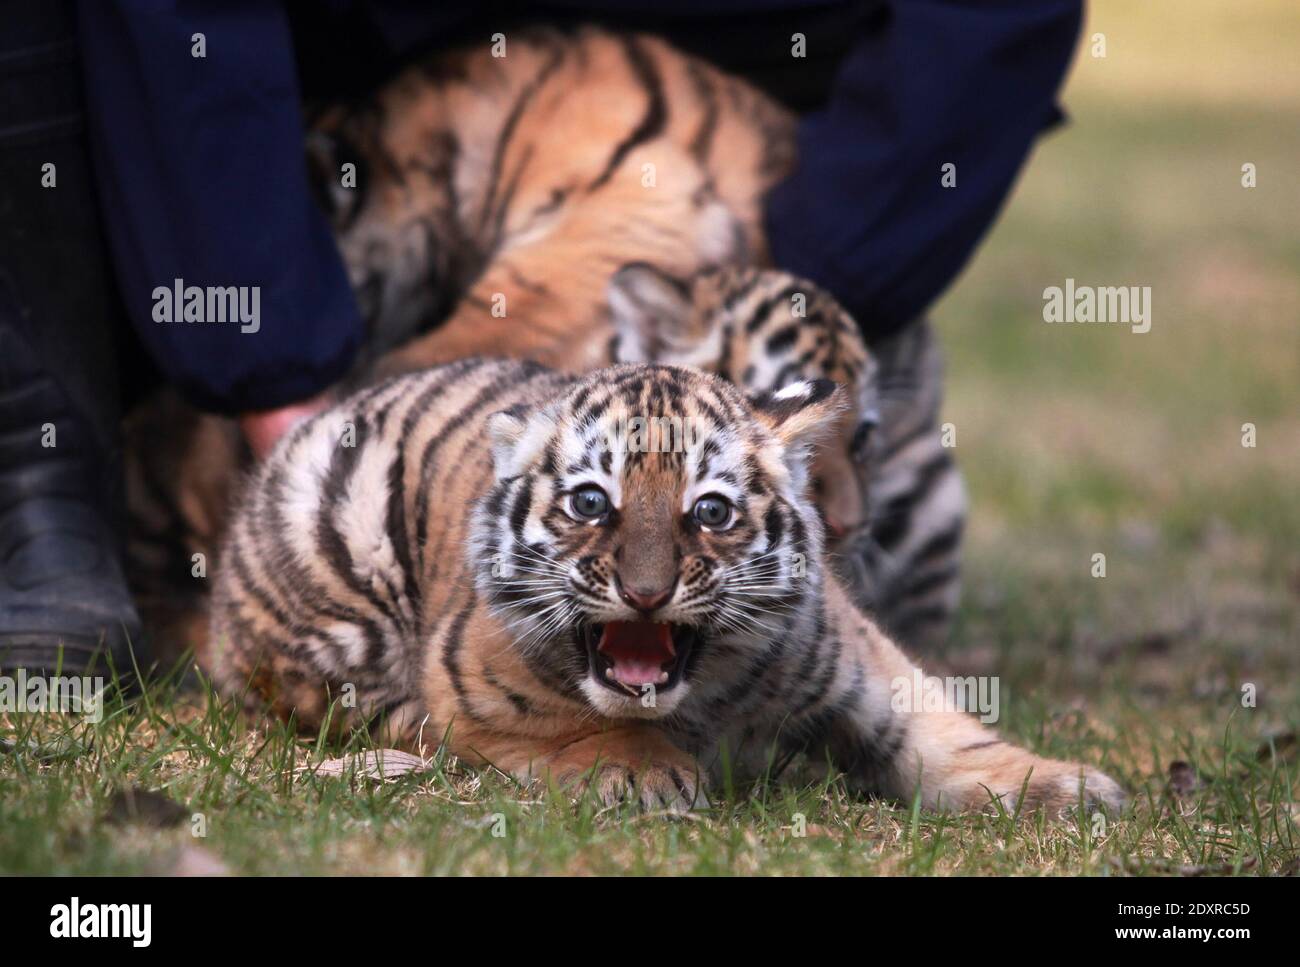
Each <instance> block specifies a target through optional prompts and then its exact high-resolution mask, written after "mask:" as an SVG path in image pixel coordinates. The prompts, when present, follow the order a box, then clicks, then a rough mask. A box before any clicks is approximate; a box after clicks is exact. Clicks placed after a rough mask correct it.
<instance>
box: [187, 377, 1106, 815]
mask: <svg viewBox="0 0 1300 967" xmlns="http://www.w3.org/2000/svg"><path fill="white" fill-rule="evenodd" d="M840 406H841V399H840V392H839V391H838V390H837V389H836V388H835V386H834V384H832V383H830V382H826V381H817V382H808V383H799V384H795V385H792V386H790V387H787V388H786V389H784V390H782V391H780V392H777V393H775V394H763V395H759V396H756V397H753V398H747V397H746V396H744V395H743V394H742V393H741V392H740V391H739V390H737V389H736V388H735V387H734V386H732V385H731V384H730V383H728V382H726V381H724V380H722V379H719V378H717V377H715V376H712V375H708V374H704V373H702V372H699V371H697V370H692V369H687V368H676V367H658V366H656V367H650V366H640V365H623V366H618V367H615V368H612V369H607V370H601V371H597V372H595V373H591V374H588V375H585V376H573V375H567V374H561V373H557V372H554V371H551V370H547V369H545V368H543V367H541V366H538V365H536V364H532V363H526V362H509V361H499V360H484V359H477V358H476V359H469V360H462V361H459V362H455V363H451V364H448V365H445V366H440V367H437V368H434V369H431V370H428V371H425V372H422V373H418V374H414V375H410V376H405V377H399V378H396V379H393V380H390V381H387V382H385V383H382V384H380V385H378V386H376V387H373V388H370V389H368V390H365V391H363V392H361V393H358V394H357V395H355V396H353V397H351V398H349V399H347V400H345V401H343V402H342V403H340V404H338V405H337V406H335V407H334V408H333V409H331V410H328V411H326V412H325V413H323V414H321V415H319V416H317V417H315V418H313V419H312V420H310V421H309V422H307V423H305V424H303V425H301V426H299V427H298V428H296V429H295V430H294V431H293V432H292V433H291V434H290V435H289V436H288V437H286V438H285V439H284V440H282V441H281V443H280V444H279V445H278V447H277V448H276V450H275V451H274V452H273V454H272V455H271V456H270V457H269V458H268V459H267V460H266V461H264V463H263V464H262V466H261V467H260V468H259V469H258V471H257V472H256V474H255V476H253V477H252V478H251V479H250V481H249V484H248V487H247V491H246V495H245V499H244V500H243V501H242V502H241V505H240V507H239V510H238V513H237V516H236V518H235V520H234V523H233V526H232V528H231V532H230V535H229V538H228V541H227V544H226V547H225V549H224V552H223V554H222V556H221V562H220V566H219V573H218V575H217V580H216V589H215V598H214V602H213V615H212V652H211V658H210V661H211V663H212V667H211V673H212V675H213V677H214V679H215V680H216V681H217V683H218V684H219V686H220V687H221V688H222V689H223V691H224V692H225V693H226V694H229V695H233V696H239V695H243V696H245V698H246V700H247V701H249V702H250V704H252V705H254V706H257V705H263V704H264V706H265V707H269V708H270V709H271V710H273V711H274V712H276V713H278V714H279V715H281V716H286V717H287V716H288V715H289V714H291V713H296V715H297V717H298V721H299V722H301V723H302V724H303V725H305V726H307V727H309V728H313V727H316V726H318V725H319V724H320V723H321V722H322V720H323V719H324V718H325V717H326V716H327V714H336V715H340V716H344V717H347V718H346V719H345V721H344V722H343V723H342V724H345V725H346V724H358V723H359V722H360V721H362V720H369V721H372V722H374V723H375V724H376V725H377V726H380V727H381V731H382V732H383V733H384V734H386V736H387V737H388V739H389V740H390V741H394V740H395V741H406V742H411V741H413V740H414V739H415V738H416V736H417V734H418V733H419V732H420V731H421V730H422V731H423V734H424V735H425V736H430V735H432V736H443V735H447V736H448V737H449V739H448V741H449V745H450V751H452V752H453V753H454V754H456V755H458V756H461V757H463V758H465V759H466V760H468V761H470V762H474V763H489V764H491V765H493V766H495V767H496V768H498V769H501V770H504V771H506V772H508V773H511V774H514V775H516V776H519V777H521V778H541V777H546V778H549V779H551V780H553V781H555V782H557V783H561V784H568V783H578V782H581V783H586V784H588V788H589V789H591V790H593V791H594V793H595V794H596V795H597V796H598V798H599V799H600V800H601V801H602V802H604V803H613V802H616V801H620V800H623V799H629V798H630V799H633V800H635V801H637V802H639V803H641V804H642V805H644V806H647V807H667V808H672V809H685V808H689V807H691V806H692V805H694V804H696V803H699V802H701V801H702V799H701V797H702V794H703V790H702V785H703V777H704V776H705V775H706V774H707V772H708V771H709V769H710V767H712V766H714V765H715V762H716V760H717V758H718V750H719V748H720V746H721V745H722V743H724V742H725V743H726V744H727V747H728V749H729V750H730V751H731V753H732V755H733V757H734V759H733V761H737V762H738V763H739V764H741V765H742V767H745V766H746V765H747V766H748V768H750V769H757V768H761V765H762V763H764V762H766V761H767V755H768V754H769V750H770V749H771V748H772V747H773V746H777V747H780V748H782V749H786V750H788V749H793V748H807V749H810V750H812V751H814V752H815V754H818V755H819V756H820V754H821V752H822V751H823V750H824V751H826V752H829V754H830V755H831V757H832V760H833V761H834V763H835V764H836V765H837V766H838V768H840V769H842V770H843V771H844V772H845V773H846V774H847V776H848V777H849V778H850V780H851V781H852V782H853V783H854V784H856V785H857V786H860V787H862V788H864V789H866V790H871V791H875V792H878V793H882V794H885V795H889V796H896V797H902V798H910V797H911V796H912V795H913V793H914V790H917V789H919V791H920V795H921V798H922V800H923V802H924V803H925V804H926V805H927V806H929V807H941V808H942V807H949V808H958V809H962V808H972V807H979V806H982V805H985V804H988V803H989V801H990V796H991V795H992V796H997V797H1000V798H1002V799H1004V800H1006V801H1008V802H1009V801H1012V800H1015V799H1017V798H1018V797H1019V796H1020V794H1021V790H1022V788H1023V789H1024V790H1025V793H1026V799H1027V803H1028V804H1042V805H1045V806H1047V807H1048V808H1050V809H1053V810H1059V809H1062V808H1064V807H1067V806H1069V805H1071V804H1074V803H1077V802H1079V801H1080V799H1081V797H1082V798H1083V799H1085V800H1087V801H1089V802H1094V803H1097V802H1099V803H1104V804H1106V805H1109V806H1115V807H1117V806H1119V805H1120V804H1121V802H1122V800H1123V794H1122V792H1121V790H1120V788H1119V787H1118V786H1117V785H1116V784H1115V783H1114V782H1113V781H1112V780H1111V779H1109V778H1107V777H1106V776H1104V775H1102V774H1101V773H1100V772H1098V771H1096V770H1094V769H1091V768H1089V767H1087V766H1083V765H1080V764H1077V763H1069V762H1059V761H1053V760H1048V759H1043V758H1040V757H1038V756H1035V755H1033V754H1031V753H1029V752H1027V751H1025V750H1023V749H1020V748H1017V747H1016V746H1014V745H1011V744H1009V743H1006V742H1003V741H1001V740H999V739H998V738H997V737H996V736H995V735H994V734H993V733H992V732H990V731H988V730H986V729H985V728H984V727H982V726H981V725H980V724H979V723H978V722H977V721H976V720H975V719H974V718H972V717H970V716H968V715H966V714H964V713H962V712H958V711H952V710H947V711H936V710H933V709H910V710H900V708H899V707H896V705H897V703H896V702H895V701H893V700H892V697H893V694H894V687H893V684H892V683H894V682H896V681H900V680H902V681H908V680H910V678H911V675H912V672H913V666H912V664H911V663H910V662H909V661H908V660H907V658H905V657H904V656H903V654H902V653H901V652H900V651H899V650H898V648H896V647H895V646H894V645H893V644H892V643H891V642H890V641H889V640H888V639H887V638H886V637H884V635H883V634H882V633H881V632H880V631H879V630H878V629H877V628H876V626H875V625H874V624H872V622H871V621H869V620H868V619H867V618H866V617H864V616H863V615H862V613H861V612H859V611H858V610H857V609H856V608H855V607H854V606H853V605H852V604H851V602H850V601H849V599H848V596H847V595H846V593H845V591H844V589H843V588H842V587H841V585H840V584H839V583H838V581H837V580H836V579H835V578H834V577H833V576H831V574H830V573H829V571H828V569H827V568H826V566H825V563H824V560H823V550H822V542H823V531H822V525H821V523H820V521H819V519H818V514H817V512H816V511H815V509H814V506H813V504H812V502H811V501H810V499H809V495H808V493H807V483H808V459H809V449H810V447H811V446H812V445H813V444H814V442H815V440H816V439H817V437H818V436H819V434H820V433H821V432H822V431H823V430H824V428H825V427H826V426H827V425H828V423H829V422H831V421H833V420H834V418H835V416H836V413H837V411H838V409H839V407H840ZM651 418H653V419H656V420H658V421H659V422H658V423H657V424H655V425H657V426H659V427H660V428H661V429H660V433H661V435H660V436H659V437H658V438H657V440H656V438H655V437H654V435H653V434H650V436H648V437H647V436H646V434H645V433H644V429H645V427H646V426H647V424H645V423H639V422H635V421H637V420H647V419H651ZM679 427H680V429H678V428H679ZM638 432H640V436H638ZM665 441H667V442H668V443H669V444H671V445H664V443H665ZM349 443H351V444H352V445H348V444H349ZM345 685H351V686H353V688H354V689H355V695H356V698H357V702H356V706H357V707H356V708H355V709H354V710H348V709H341V708H339V709H334V710H332V711H331V706H330V696H338V695H339V694H340V693H341V691H342V689H343V688H344V686H345ZM336 721H337V720H336ZM1026 780H1027V782H1026Z"/></svg>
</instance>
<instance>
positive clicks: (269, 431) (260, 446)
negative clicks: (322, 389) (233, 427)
mask: <svg viewBox="0 0 1300 967" xmlns="http://www.w3.org/2000/svg"><path fill="white" fill-rule="evenodd" d="M328 405H329V399H328V398H327V397H325V396H324V395H321V396H314V397H312V398H311V399H309V400H303V401H302V402H300V403H290V404H289V405H288V406H281V407H278V408H276V409H274V410H256V411H250V412H248V413H241V414H240V416H239V428H240V429H241V430H243V432H244V439H246V440H247V441H248V445H249V447H251V448H252V451H253V455H254V456H255V457H257V459H259V460H261V459H262V458H263V457H265V456H266V455H267V454H268V453H270V452H271V448H272V447H274V446H275V443H276V441H277V440H279V439H280V437H282V436H284V435H285V434H286V433H288V432H289V430H291V429H292V428H293V427H294V425H295V424H297V423H298V422H299V421H300V420H305V419H306V418H307V417H309V416H311V415H312V414H314V413H319V412H320V411H321V410H323V409H325V407H326V406H328Z"/></svg>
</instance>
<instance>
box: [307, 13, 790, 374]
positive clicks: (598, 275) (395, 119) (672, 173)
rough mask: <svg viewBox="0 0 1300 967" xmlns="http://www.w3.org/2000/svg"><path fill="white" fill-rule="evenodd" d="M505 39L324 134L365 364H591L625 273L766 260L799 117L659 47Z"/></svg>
mask: <svg viewBox="0 0 1300 967" xmlns="http://www.w3.org/2000/svg"><path fill="white" fill-rule="evenodd" d="M506 43H507V45H508V46H507V49H506V56H504V57H501V56H494V51H493V49H492V47H490V46H489V45H488V44H481V45H478V46H474V47H468V48H465V49H463V50H455V51H450V52H440V53H438V54H437V55H435V56H434V57H433V58H431V59H429V60H427V61H425V62H423V63H419V64H417V65H415V66H413V67H411V68H410V69H408V70H407V71H406V72H405V73H403V74H401V75H399V76H398V77H397V78H396V79H395V80H394V81H392V82H391V83H389V84H388V85H386V86H385V87H384V88H382V89H381V90H380V91H379V92H377V93H376V94H375V95H374V96H373V97H370V98H367V99H365V100H364V101H361V102H357V103H350V104H340V105H333V106H331V107H329V108H327V109H325V110H324V111H322V112H320V113H319V114H318V115H317V116H316V117H315V118H314V119H313V121H312V124H311V128H310V133H309V136H308V156H309V159H310V160H311V162H312V164H311V166H310V170H311V171H312V173H313V175H314V178H315V181H316V184H317V186H318V194H319V195H320V197H321V199H322V201H323V203H324V204H325V207H326V210H327V211H328V213H329V214H330V217H331V221H332V224H333V226H334V230H335V236H336V239H337V242H338V246H339V250H340V252H341V253H342V255H343V261H344V264H345V265H346V267H347V270H348V274H349V277H350V279H351V281H352V285H353V289H354V291H355V292H356V293H357V298H358V301H359V303H360V306H361V310H362V313H363V315H364V316H365V318H366V320H367V324H368V327H369V338H368V339H367V343H366V348H365V352H366V353H367V355H368V356H369V357H370V358H375V357H378V356H381V355H382V354H384V353H385V352H387V351H388V350H390V349H392V348H393V347H394V346H397V345H398V344H400V343H403V342H404V341H406V340H408V339H410V338H411V337H413V336H416V335H417V334H421V333H423V334H424V335H422V336H421V338H420V339H419V340H417V341H416V342H414V343H411V344H409V345H406V346H404V347H403V348H402V349H400V350H399V351H398V352H396V353H395V354H393V355H391V356H388V357H386V358H385V359H384V361H383V364H382V365H383V368H384V370H385V371H386V372H399V371H409V370H414V369H420V368H423V367H425V366H429V365H433V364H435V363H441V362H450V361H451V360H455V359H460V358H462V357H465V356H470V355H474V354H476V353H488V354H493V355H500V354H502V353H505V354H507V355H510V356H514V357H517V358H521V359H532V360H536V361H538V362H541V363H544V364H546V365H548V366H554V367H556V368H560V369H567V370H571V371H574V372H581V371H584V370H588V369H592V368H594V367H596V366H599V365H600V364H601V362H602V361H603V355H604V349H605V342H606V340H605V338H604V328H605V320H604V296H605V286H606V283H607V282H608V280H609V278H610V276H611V275H613V274H614V272H615V271H617V270H618V269H619V268H620V267H621V266H622V265H624V264H626V263H628V262H635V261H646V262H652V263H654V264H655V265H658V266H659V267H661V268H662V269H664V270H665V271H668V272H672V273H675V274H690V273H692V272H695V271H698V270H699V269H701V268H703V267H705V266H709V265H719V264H723V263H750V264H762V263H763V262H765V261H766V243H765V241H764V236H763V232H762V227H761V224H762V202H763V198H764V197H765V195H766V193H767V192H768V190H769V189H771V188H772V186H774V185H775V184H776V183H777V182H778V181H780V180H781V178H783V177H784V176H785V175H786V174H788V173H789V172H790V170H791V169H792V167H793V164H794V157H795V140H794V118H793V116H792V115H791V114H790V113H789V112H788V111H786V110H785V109H784V108H783V107H781V106H780V105H778V104H777V103H776V102H775V101H772V100H771V99H769V98H768V97H766V96H765V95H764V94H762V93H761V92H759V91H758V90H756V89H755V88H753V87H751V86H750V85H749V84H748V83H746V82H745V81H743V80H741V79H739V78H736V77H732V76H730V75H728V74H726V73H724V72H723V71H721V70H719V69H717V68H716V67H714V66H712V65H711V64H708V63H706V62H705V61H702V60H699V59H697V58H695V57H692V56H690V55H688V54H685V53H683V52H681V51H679V50H677V49H675V48H674V47H672V46H671V45H670V44H668V43H667V42H665V41H663V40H661V39H659V38H657V37H653V36H650V35H645V34H615V33H610V32H608V31H605V30H601V29H599V28H595V27H585V28H581V29H579V30H576V31H573V32H562V31H559V30H554V29H548V28H528V29H523V30H519V31H512V32H511V33H510V34H509V36H508V37H507V38H506ZM349 163H351V164H354V165H355V166H356V175H357V177H356V179H355V186H354V187H353V186H349V187H344V186H343V184H342V179H341V177H340V170H341V168H342V166H343V165H345V164H349ZM435 326H437V328H434V327H435ZM430 329H432V330H433V331H431V332H430V331H428V330H430Z"/></svg>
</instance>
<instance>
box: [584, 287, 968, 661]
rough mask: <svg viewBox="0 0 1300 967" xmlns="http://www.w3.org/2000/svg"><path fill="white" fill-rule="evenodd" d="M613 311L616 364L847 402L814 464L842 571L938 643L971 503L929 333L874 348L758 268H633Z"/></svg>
mask: <svg viewBox="0 0 1300 967" xmlns="http://www.w3.org/2000/svg"><path fill="white" fill-rule="evenodd" d="M609 301H610V307H611V315H612V317H613V321H614V328H615V331H616V333H617V336H616V342H615V344H614V350H613V355H614V357H615V360H616V361H622V362H658V363H673V364H680V365H687V366H695V367H698V368H700V369H704V370H708V371H709V372H715V373H718V374H719V375H721V376H723V377H725V378H726V379H729V380H731V382H733V383H735V384H736V385H737V386H739V387H741V388H742V389H744V390H746V391H747V392H758V391H763V390H766V391H776V390H779V389H782V388H783V387H785V386H788V385H790V384H791V383H794V382H798V381H800V380H808V379H817V378H824V379H830V380H833V381H835V382H836V383H839V384H840V385H841V386H843V387H845V388H846V390H848V392H849V397H850V406H849V407H847V408H846V409H845V410H844V412H843V414H842V415H841V417H840V418H839V421H838V424H837V426H836V427H834V428H833V432H832V433H831V435H830V439H829V440H828V441H827V442H826V443H825V444H824V445H823V446H821V447H820V448H819V449H818V452H817V455H816V460H815V463H814V466H813V480H814V488H815V490H814V492H815V495H816V503H817V506H818V509H819V510H820V511H821V512H822V517H823V521H824V522H825V524H826V527H827V532H828V534H829V538H830V549H831V552H832V554H831V557H832V560H833V561H834V563H835V565H836V568H837V570H838V572H839V573H840V575H841V577H842V578H843V579H844V581H845V583H846V586H847V587H848V588H849V590H850V591H851V592H852V594H853V596H854V598H855V599H856V600H857V602H858V604H859V605H860V606H862V607H864V608H866V609H868V610H869V611H870V612H871V613H872V614H873V616H874V617H875V618H876V620H877V621H878V622H879V623H881V624H882V625H884V627H886V628H887V629H888V630H889V631H890V633H891V634H893V635H895V636H896V637H898V638H899V639H900V640H901V641H903V642H904V643H905V644H907V645H908V646H911V647H922V648H924V647H928V646H932V645H935V644H937V643H939V642H940V641H942V639H943V637H944V635H945V634H946V632H947V629H948V627H949V625H950V623H951V621H952V617H953V615H954V613H955V612H956V608H957V604H958V596H959V593H960V568H959V561H958V557H959V551H960V539H961V532H962V528H963V526H964V523H965V515H966V495H965V489H964V487H963V485H962V481H961V475H960V474H959V473H958V471H957V466H956V464H955V463H954V462H953V459H952V456H951V451H950V450H949V449H947V448H945V447H944V446H943V445H942V438H941V435H940V432H939V427H938V425H937V424H938V416H939V403H940V394H941V390H942V385H943V368H942V362H941V360H940V357H939V348H938V345H937V344H936V342H935V340H934V338H933V334H932V333H931V331H930V327H929V324H928V323H927V322H925V321H924V320H922V321H920V322H918V323H916V324H914V325H912V326H910V327H909V328H908V329H907V330H906V331H905V332H903V333H902V334H901V335H899V336H897V337H895V338H893V339H891V340H889V341H888V342H885V343H883V344H881V345H879V346H874V347H872V348H871V349H870V350H869V349H868V348H867V346H866V345H865V343H864V342H863V340H862V333H861V330H860V329H859V328H858V326H857V325H856V324H855V322H854V321H853V319H852V318H850V316H849V315H848V313H846V312H845V311H844V310H843V308H841V307H840V305H839V304H838V303H837V302H836V301H835V299H834V298H832V297H831V296H830V294H829V293H827V292H825V291H824V290H822V289H819V288H818V287H817V286H816V285H814V284H813V283H811V282H809V281H807V280H804V279H798V278H795V277H794V276H791V275H789V274H787V273H784V272H776V271H771V270H758V269H752V268H723V269H714V270H708V271H705V272H702V273H700V274H698V275H696V276H695V277H694V278H692V279H689V280H685V281H683V280H679V279H675V278H673V277H671V276H669V275H667V274H666V273H664V272H662V271H660V270H658V269H656V268H654V267H653V266H649V265H644V264H639V265H632V266H627V267H625V268H623V269H622V270H620V271H619V272H618V274H616V275H615V276H614V279H613V280H612V282H611V284H610V294H609Z"/></svg>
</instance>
